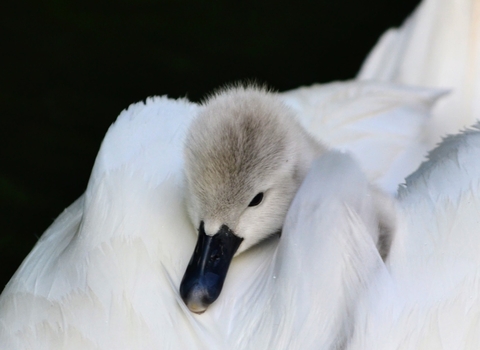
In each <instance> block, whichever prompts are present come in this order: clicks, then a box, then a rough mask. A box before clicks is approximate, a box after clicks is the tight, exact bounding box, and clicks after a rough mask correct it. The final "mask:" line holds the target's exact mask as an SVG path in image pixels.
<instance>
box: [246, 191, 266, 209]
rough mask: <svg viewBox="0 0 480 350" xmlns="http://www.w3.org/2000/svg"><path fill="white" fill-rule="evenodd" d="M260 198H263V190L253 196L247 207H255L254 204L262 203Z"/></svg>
mask: <svg viewBox="0 0 480 350" xmlns="http://www.w3.org/2000/svg"><path fill="white" fill-rule="evenodd" d="M262 200H263V192H260V193H259V194H257V195H256V196H255V197H253V199H252V201H251V202H250V204H249V205H248V206H249V207H255V206H257V205H259V204H260V203H262Z"/></svg>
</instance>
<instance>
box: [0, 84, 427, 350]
mask: <svg viewBox="0 0 480 350" xmlns="http://www.w3.org/2000/svg"><path fill="white" fill-rule="evenodd" d="M329 88H330V90H329ZM342 89H343V91H344V93H339V91H340V90H342ZM332 90H333V91H334V92H336V93H333V94H330V96H332V95H333V97H332V100H334V101H335V102H338V100H339V96H341V98H343V99H344V101H346V102H345V104H344V105H348V106H349V108H348V109H347V110H342V113H340V114H339V110H338V108H337V109H336V108H335V107H336V106H338V105H334V106H333V108H331V109H330V111H331V112H332V113H333V115H335V116H339V115H340V116H342V117H343V119H341V120H342V123H343V125H345V130H347V131H346V133H345V134H344V135H343V138H342V137H339V135H341V132H340V131H341V129H339V128H338V125H337V124H336V121H337V120H338V119H337V118H335V119H333V120H332V121H331V122H330V124H329V122H328V118H326V117H328V116H329V113H328V112H329V111H328V110H327V111H325V110H324V113H323V114H322V115H320V116H323V117H324V119H323V121H324V122H323V123H318V124H319V125H321V127H322V128H323V130H326V129H327V130H328V127H331V130H335V135H336V136H337V137H336V140H335V141H336V142H337V146H338V144H342V141H343V145H344V146H345V147H344V149H348V146H349V141H351V140H353V142H354V143H355V142H357V145H358V142H359V140H360V145H361V141H362V139H363V137H364V135H365V132H366V130H369V133H368V136H369V141H370V142H372V140H373V141H374V140H377V143H375V142H373V144H375V145H377V146H378V145H381V146H380V147H378V148H379V149H380V150H381V152H380V154H382V155H383V154H384V153H383V152H385V153H387V154H394V155H395V157H393V160H391V162H392V163H390V164H392V166H395V165H396V164H398V161H406V160H405V157H404V156H405V154H411V151H412V149H411V148H412V146H413V145H415V142H416V137H417V134H418V132H419V128H420V127H421V125H422V121H423V120H424V119H425V117H424V116H425V115H426V113H427V112H428V106H429V105H431V103H433V101H434V100H435V97H436V94H435V93H430V92H425V91H424V90H408V89H405V88H397V87H392V86H389V85H385V84H382V85H375V84H366V83H365V84H359V85H357V84H356V83H343V84H340V83H337V84H335V85H334V86H330V87H329V86H327V87H325V89H324V91H323V92H324V94H323V101H324V102H325V105H328V103H327V102H328V101H325V96H327V99H328V96H329V94H328V93H327V94H325V92H331V91H332ZM379 91H382V94H380V96H381V99H380V102H379V103H380V104H381V107H382V108H378V104H375V103H374V101H375V99H374V97H375V96H379ZM387 97H388V98H387ZM365 99H367V100H368V101H370V103H369V104H365ZM320 100H321V98H320ZM292 101H293V102H295V101H294V100H290V102H292ZM356 103H358V106H359V108H355V104H356ZM368 106H372V108H371V109H369V108H368ZM297 107H298V104H297ZM199 108H201V107H199V106H197V105H195V104H191V103H189V102H187V101H185V100H178V101H174V100H169V99H167V98H154V99H149V100H148V101H147V102H146V103H145V104H144V103H139V104H136V105H132V106H131V107H130V108H129V109H128V110H126V111H124V112H123V113H122V114H121V115H120V117H119V118H118V120H117V122H116V123H115V124H114V125H113V126H112V127H111V128H110V130H109V132H108V133H107V135H106V137H105V139H104V142H103V144H102V147H101V150H100V152H99V154H98V157H97V160H96V162H95V165H94V168H93V171H92V176H91V179H90V182H89V184H88V187H87V190H86V192H85V194H84V195H83V196H82V197H80V198H79V199H78V200H77V201H76V202H75V203H73V204H72V205H71V206H70V207H69V208H68V209H66V210H65V212H64V213H63V214H62V215H60V217H59V218H58V219H57V220H56V221H55V222H54V224H53V225H52V226H51V227H50V228H49V229H48V230H47V231H46V232H45V233H44V235H43V236H42V237H41V239H40V240H39V242H38V243H37V245H36V246H35V247H34V249H33V250H32V252H31V253H30V254H29V256H28V257H27V258H26V259H25V261H24V262H23V263H22V265H21V266H20V268H19V270H18V271H17V272H16V274H15V275H14V277H13V278H12V279H11V281H10V282H9V284H8V285H7V286H6V288H5V290H4V292H3V293H2V295H1V297H0V347H1V348H6V349H23V348H40V349H41V348H44V349H51V348H65V347H68V348H69V349H75V348H79V349H91V348H94V349H95V348H100V349H111V348H115V349H122V348H128V349H131V348H145V349H150V348H159V347H162V348H212V349H215V348H218V349H222V348H252V347H257V348H259V347H260V348H268V347H270V348H271V347H277V348H278V347H282V346H287V345H289V344H291V345H292V346H293V345H298V346H301V345H302V344H304V345H305V346H309V347H311V346H312V344H326V343H329V344H330V343H332V344H333V343H338V342H340V343H342V342H343V341H344V339H345V336H344V334H345V332H344V331H345V330H348V329H349V324H348V323H345V319H344V318H343V317H342V315H344V314H345V312H347V313H348V312H349V310H351V308H352V307H353V306H352V305H353V304H354V301H355V299H356V296H355V295H344V294H341V295H340V294H338V293H335V292H336V290H334V289H328V290H326V289H325V287H328V288H340V287H341V285H339V284H338V283H341V282H342V281H341V280H338V278H335V279H334V281H336V283H324V282H322V281H323V280H324V278H330V277H333V276H334V275H335V271H338V270H335V269H340V268H341V266H342V265H338V264H334V265H335V266H332V268H333V270H331V269H330V267H329V266H331V264H332V263H334V262H335V261H333V260H332V261H330V262H328V261H324V260H323V259H318V260H317V259H316V258H317V257H319V256H329V255H328V254H327V253H328V252H330V250H328V251H325V252H324V250H323V249H326V248H323V247H327V246H328V245H325V244H324V242H323V239H324V238H322V237H324V236H318V235H315V232H311V231H313V230H311V229H310V228H309V229H307V230H305V229H304V228H305V227H307V226H308V225H309V221H308V220H307V221H305V220H303V221H296V219H295V218H296V216H295V215H293V214H292V215H293V216H291V217H292V218H291V219H290V224H288V223H287V227H285V228H284V235H283V237H282V239H281V240H280V241H281V243H280V245H278V244H277V243H276V242H265V243H264V244H261V245H257V246H255V247H253V248H252V249H250V250H248V251H246V252H244V253H243V254H241V255H239V256H238V257H237V258H235V259H234V261H233V262H232V265H231V266H230V272H229V278H228V279H227V281H226V282H225V285H224V287H223V288H224V289H223V292H222V294H221V295H220V296H219V298H218V299H217V301H216V302H215V303H214V304H212V305H211V306H210V307H209V310H208V312H205V313H204V314H202V315H201V316H197V315H195V314H193V313H191V312H190V310H188V308H187V307H186V306H185V304H184V302H183V301H182V299H181V297H180V295H179V293H178V286H179V285H180V281H181V278H182V276H183V273H184V272H185V266H186V262H187V261H188V260H189V258H190V255H191V252H192V251H193V247H194V245H195V239H196V236H195V234H194V232H195V227H194V226H192V224H191V222H190V220H189V218H188V215H187V210H186V207H185V205H184V201H183V199H184V196H185V186H184V183H185V179H184V177H183V172H182V168H183V157H182V153H183V143H184V139H185V135H186V134H187V129H188V127H189V125H190V122H191V120H192V119H193V118H194V117H195V116H196V115H197V113H198V110H199ZM355 113H357V114H355ZM402 114H404V115H406V116H408V118H411V119H409V120H410V121H411V124H408V123H405V120H401V121H400V122H399V123H398V126H399V127H398V128H397V129H396V130H397V131H398V135H399V136H398V137H394V136H395V135H396V134H394V133H393V132H391V131H390V133H389V134H388V135H389V136H388V137H385V136H384V135H385V133H384V132H382V131H381V130H382V127H381V126H382V125H385V128H387V129H388V130H391V129H389V127H390V125H391V123H392V122H393V123H395V121H396V120H397V119H400V118H399V115H402ZM320 116H319V118H320ZM412 116H413V117H412ZM299 117H300V118H302V115H299ZM385 120H387V121H388V122H385V123H383V124H382V121H385ZM316 121H318V119H317V120H313V124H312V125H314V124H315V122H316ZM300 122H301V123H302V124H308V122H309V120H300ZM355 123H357V124H356V125H360V126H361V127H358V128H355V127H354V125H355ZM332 124H333V126H332ZM379 125H380V126H379ZM412 125H416V126H414V127H412ZM417 126H418V127H417ZM317 130H318V129H317ZM309 131H311V132H312V133H315V132H316V129H315V128H314V127H311V128H309ZM376 135H378V137H377V138H376ZM363 146H365V145H363ZM372 149H375V148H372ZM389 150H392V151H389ZM402 150H403V151H402ZM362 154H364V156H365V157H364V158H362V157H361V156H362ZM362 154H360V155H359V157H357V158H358V159H359V160H360V164H361V166H362V168H367V170H368V166H367V165H368V164H371V163H373V164H376V163H379V162H375V161H373V162H372V160H374V159H375V152H373V150H372V151H370V152H366V153H365V152H363V153H362ZM328 159H329V158H327V160H326V161H325V162H327V161H328ZM330 163H332V162H330ZM330 163H328V164H330ZM324 164H327V163H324ZM341 164H344V168H345V167H346V168H350V167H351V168H352V169H353V170H352V172H351V173H352V174H353V175H352V179H351V180H349V177H348V175H345V176H347V179H345V178H343V179H344V180H343V181H339V182H338V183H340V184H342V183H347V184H349V183H351V184H357V185H355V186H354V188H355V193H358V196H362V197H361V198H360V197H358V196H356V195H355V194H354V193H351V192H352V191H353V188H352V186H349V185H348V186H344V189H343V187H342V188H338V187H336V186H333V184H331V183H330V181H328V179H331V178H332V176H330V177H326V180H325V184H326V186H325V188H323V187H324V186H322V188H323V190H324V191H327V192H328V191H329V190H330V189H335V188H336V189H338V191H337V190H335V191H333V192H328V193H330V194H334V193H337V192H338V193H339V197H338V200H339V201H341V200H342V198H346V199H348V198H351V200H352V201H353V203H352V208H355V212H358V213H360V214H355V215H357V216H360V217H370V216H369V215H370V214H368V213H372V211H371V210H370V209H369V208H370V205H371V204H369V201H368V200H365V198H369V197H368V196H363V195H364V194H366V193H368V188H369V185H367V183H368V182H367V181H366V180H365V179H364V178H363V177H362V176H363V175H361V171H360V170H358V168H356V167H355V166H353V165H352V166H350V165H348V164H354V162H353V161H351V160H347V161H345V162H342V163H341ZM345 164H346V165H345ZM384 166H385V164H382V167H379V168H375V169H374V171H372V173H373V176H372V178H374V179H375V181H376V182H377V183H379V184H380V185H382V184H383V183H384V182H382V181H383V178H382V172H380V171H378V169H383V168H384ZM320 168H321V169H327V168H328V167H326V166H321V167H320ZM355 169H356V170H355ZM362 170H363V169H362ZM343 173H345V174H348V173H346V172H342V173H341V174H343ZM331 174H336V172H335V170H332V173H331ZM341 174H340V175H341ZM327 175H328V174H327ZM327 175H325V176H327ZM341 179H342V177H340V178H339V180H341ZM328 185H332V186H330V187H329V186H328ZM304 188H305V189H304V190H303V192H301V193H304V195H305V193H306V192H309V191H308V188H309V187H308V183H307V184H306V185H305V186H304ZM350 194H351V195H352V196H350ZM298 198H299V199H298V201H297V203H302V199H301V198H302V195H301V194H299V197H298ZM305 198H308V196H305ZM335 198H337V197H332V200H331V201H330V202H331V203H334V201H335ZM349 200H350V199H349ZM295 208H297V209H295ZM301 208H302V205H301V204H299V207H298V206H297V207H295V206H294V207H293V208H292V211H293V212H295V210H300V209H301ZM332 208H334V209H331V208H330V206H327V207H324V209H323V210H339V212H338V213H337V212H336V211H334V212H327V213H322V211H321V210H320V211H319V213H320V214H318V215H314V216H312V217H311V220H320V218H331V217H338V218H342V220H340V222H337V221H335V220H334V221H327V222H323V224H322V225H330V226H328V227H325V228H326V230H325V232H327V231H329V229H328V228H334V227H337V224H338V225H339V226H338V228H337V229H336V230H337V232H339V233H342V232H344V231H345V232H349V230H352V229H354V227H355V225H353V226H352V221H351V220H347V221H345V220H343V218H344V217H343V214H340V213H343V212H344V210H345V209H344V208H343V207H342V206H337V207H336V206H333V207H332ZM335 208H337V209H335ZM364 212H365V213H367V214H368V215H367V214H365V215H363V214H361V213H364ZM349 215H350V214H349ZM351 215H353V217H356V216H355V215H354V214H351ZM352 220H353V219H352ZM357 221H358V220H356V219H354V220H353V222H355V223H356V222H357ZM366 222H367V223H366V224H364V225H366V227H371V226H372V227H371V228H372V230H373V231H372V230H370V229H368V231H369V232H375V229H376V228H375V227H377V226H375V223H372V222H370V221H369V220H367V221H366ZM369 222H370V223H369ZM310 224H312V225H316V224H317V222H316V221H314V222H310ZM289 225H290V226H289ZM298 225H306V226H300V227H299V226H298ZM288 227H290V228H288ZM362 227H363V226H362ZM296 233H297V234H299V235H301V234H304V235H307V233H308V237H310V239H307V238H306V239H304V238H303V237H302V238H301V239H296V237H297V238H298V236H297V235H296ZM316 236H318V237H319V238H318V239H319V240H318V241H317V243H315V242H313V241H311V239H313V237H316ZM341 236H342V235H340V237H341ZM288 237H290V238H288ZM345 237H348V235H347V236H345ZM325 239H327V238H325ZM370 241H372V239H371V238H370ZM277 247H278V248H277ZM282 247H283V248H282ZM315 247H317V248H318V249H316V248H315ZM331 251H332V252H333V251H334V250H331ZM374 251H375V253H374V254H376V255H375V256H377V255H378V252H376V249H375V245H374ZM308 252H310V253H308ZM319 252H322V254H320V253H319ZM323 252H324V253H325V254H327V255H324V254H323ZM304 259H307V260H304ZM296 264H301V265H302V267H303V274H302V275H299V274H298V272H297V271H298V267H299V266H297V265H296ZM365 268H366V269H367V270H368V269H370V266H369V265H365ZM346 271H348V270H346ZM304 276H312V278H311V279H304V278H303V277H304ZM314 276H318V277H317V278H315V277H314ZM322 276H323V277H322ZM355 278H356V277H355ZM355 278H354V280H353V281H352V283H353V284H355V283H357V282H356V281H357V280H355ZM330 282H332V281H330ZM298 284H302V287H301V288H296V286H297V285H298ZM353 284H352V286H353ZM279 287H280V288H279ZM349 290H354V289H349ZM321 291H324V292H325V293H323V292H321ZM329 291H331V292H329ZM334 291H335V292H334ZM323 297H325V298H323ZM332 297H335V300H332V299H331V298H332ZM337 297H338V298H337ZM295 300H297V301H298V302H295ZM337 306H338V307H340V306H341V307H340V309H341V310H343V311H342V312H339V313H335V314H333V313H332V312H334V311H336V310H337V309H336V307H337ZM325 314H329V315H333V316H332V317H328V318H325V317H320V318H321V320H320V322H321V324H319V323H315V322H313V321H314V320H315V321H318V315H325ZM305 320H311V321H312V322H305ZM325 321H326V323H327V324H324V322H325ZM322 324H323V326H322ZM319 327H320V328H319ZM319 329H324V332H319ZM347 333H348V332H347ZM322 339H323V340H322Z"/></svg>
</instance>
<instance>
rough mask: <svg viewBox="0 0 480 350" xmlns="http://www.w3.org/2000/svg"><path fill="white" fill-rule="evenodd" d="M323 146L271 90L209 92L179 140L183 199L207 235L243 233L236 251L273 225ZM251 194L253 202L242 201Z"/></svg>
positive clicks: (279, 223)
mask: <svg viewBox="0 0 480 350" xmlns="http://www.w3.org/2000/svg"><path fill="white" fill-rule="evenodd" d="M323 151H324V147H323V146H322V145H320V144H319V143H318V142H316V141H315V140H314V139H313V138H312V137H311V136H310V135H309V134H308V133H307V132H306V131H305V130H304V129H303V128H302V127H301V126H300V125H299V124H298V122H297V121H296V119H295V116H294V114H293V112H292V111H291V110H290V109H289V108H288V107H287V106H285V105H284V104H283V102H282V101H281V100H280V99H279V98H278V97H277V95H276V94H274V93H271V92H269V91H267V90H266V89H265V88H263V87H258V86H252V85H247V86H233V87H227V88H224V89H222V90H219V91H217V92H216V93H214V94H213V95H211V96H210V97H209V98H208V99H207V100H205V101H204V102H203V104H202V109H201V112H200V113H199V115H198V117H197V118H196V119H195V120H194V121H193V122H192V125H191V127H190V130H189V133H188V136H187V139H186V145H185V163H186V178H187V205H188V209H189V213H190V216H191V218H192V220H193V223H194V225H195V226H196V227H198V225H199V223H200V221H202V220H203V221H204V223H205V231H206V233H207V234H209V235H213V234H215V233H216V231H217V230H218V229H219V227H220V226H222V225H227V226H229V228H230V229H231V230H232V231H234V233H235V234H237V235H238V236H240V237H242V238H244V242H243V243H242V246H241V248H240V249H239V252H240V251H243V250H245V249H247V248H248V247H249V246H251V245H253V244H255V243H256V242H258V241H259V240H261V239H263V238H265V237H267V236H268V235H270V234H272V233H275V232H278V231H279V230H280V229H281V227H282V225H283V220H284V217H285V215H286V212H287V210H288V207H289V205H290V202H291V200H292V199H293V196H294V194H295V192H296V190H297V189H298V186H299V185H300V183H301V181H302V180H303V178H304V176H305V175H306V172H307V171H308V168H309V167H310V164H311V162H312V161H313V159H314V158H316V157H317V156H318V155H320V154H321V153H322V152H323ZM258 193H263V194H264V199H263V201H262V203H260V205H258V207H249V203H250V201H251V200H252V198H254V197H255V196H256V195H257V194H258Z"/></svg>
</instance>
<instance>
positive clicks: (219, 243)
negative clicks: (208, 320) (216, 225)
mask: <svg viewBox="0 0 480 350" xmlns="http://www.w3.org/2000/svg"><path fill="white" fill-rule="evenodd" d="M242 241H243V238H240V237H238V236H236V235H235V234H234V233H233V232H232V231H231V230H230V229H229V228H228V226H226V225H223V226H222V227H221V228H220V230H219V231H218V232H217V233H216V234H214V235H213V236H207V234H205V229H204V225H203V221H202V222H201V223H200V227H199V228H198V241H197V245H196V246H195V251H194V252H193V256H192V258H191V259H190V262H189V263H188V266H187V270H186V271H185V275H184V276H183V279H182V283H181V284H180V295H181V297H182V299H183V301H184V302H185V304H186V305H187V306H188V308H189V309H190V311H192V312H195V313H198V314H201V313H203V312H204V311H205V310H206V309H207V307H208V306H209V305H210V304H211V303H213V302H214V301H215V300H217V298H218V296H219V295H220V292H221V291H222V287H223V282H224V281H225V277H226V275H227V271H228V267H229V266H230V262H231V261H232V258H233V256H234V255H235V252H236V251H237V249H238V247H239V246H240V243H242Z"/></svg>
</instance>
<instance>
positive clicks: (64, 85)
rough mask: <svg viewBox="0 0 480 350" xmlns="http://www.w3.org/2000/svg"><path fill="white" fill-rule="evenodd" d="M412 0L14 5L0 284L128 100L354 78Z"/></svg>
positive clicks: (0, 146)
mask: <svg viewBox="0 0 480 350" xmlns="http://www.w3.org/2000/svg"><path fill="white" fill-rule="evenodd" d="M417 3H418V0H398V1H393V0H390V1H387V0H383V1H382V0H363V1H359V0H317V1H304V0H297V1H261V0H257V1H248V0H247V1H245V0H244V1H228V2H227V1H214V0H211V1H208V2H207V1H203V2H200V1H192V0H188V1H187V0H176V1H153V0H135V1H133V0H116V1H113V0H112V1H104V0H96V1H88V0H86V1H77V2H74V1H66V0H50V1H40V0H36V1H33V0H23V1H22V0H20V1H11V2H8V4H3V5H2V9H1V11H0V18H1V20H0V25H1V27H0V44H1V45H0V50H1V55H0V57H1V62H3V63H2V64H1V73H0V89H1V92H0V267H1V269H0V290H2V289H3V286H4V285H5V284H6V283H7V281H8V280H9V278H10V277H11V275H12V274H13V272H14V271H15V270H16V269H17V267H18V266H19V264H20V263H21V261H22V260H23V259H24V257H25V256H26V254H27V253H28V252H29V251H30V249H31V248H32V246H33V245H34V244H35V242H36V241H37V239H38V238H39V237H40V236H41V234H42V232H43V231H44V230H45V229H46V228H47V227H48V226H49V225H50V224H51V223H52V221H53V220H54V219H55V217H56V216H58V215H59V214H60V212H61V211H62V210H63V209H64V208H65V207H67V206H68V205H69V204H70V203H71V202H73V201H74V200H75V199H76V198H78V197H79V196H80V195H81V194H82V193H83V191H84V189H85V187H86V185H87V181H88V178H89V174H90V170H91V167H92V165H93V162H94V160H95V156H96V153H97V151H98V148H99V146H100V142H101V141H102V138H103V136H104V134H105V132H106V131H107V128H108V126H109V125H110V124H111V123H112V122H113V121H115V118H116V117H117V115H118V114H119V112H120V111H121V110H122V109H124V108H126V107H127V106H128V105H129V104H131V103H133V102H137V101H139V100H143V99H145V98H146V97H147V96H152V95H164V94H168V95H169V96H171V97H180V96H187V97H188V98H190V99H192V100H194V101H198V99H199V98H201V97H202V96H204V95H205V94H206V93H207V92H209V91H210V90H212V89H213V88H215V87H218V86H219V85H223V84H225V83H227V82H232V81H236V80H239V79H247V78H255V79H257V80H259V81H261V82H267V83H268V84H269V85H270V86H272V87H274V88H275V89H278V90H287V89H293V88H296V87H299V86H301V85H309V84H312V83H315V82H328V81H331V80H342V79H349V78H353V77H354V76H355V74H356V73H357V71H358V69H359V67H360V65H361V63H362V61H363V59H364V58H365V56H366V55H367V53H368V52H369V50H370V49H371V48H372V47H373V45H374V44H375V42H376V41H377V39H378V37H379V36H380V35H381V34H382V33H383V31H384V30H385V29H387V28H389V27H391V26H398V25H400V24H401V23H402V21H403V19H404V18H405V17H406V16H407V15H408V14H409V13H410V12H411V11H412V10H413V9H414V7H415V6H416V4H417Z"/></svg>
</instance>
